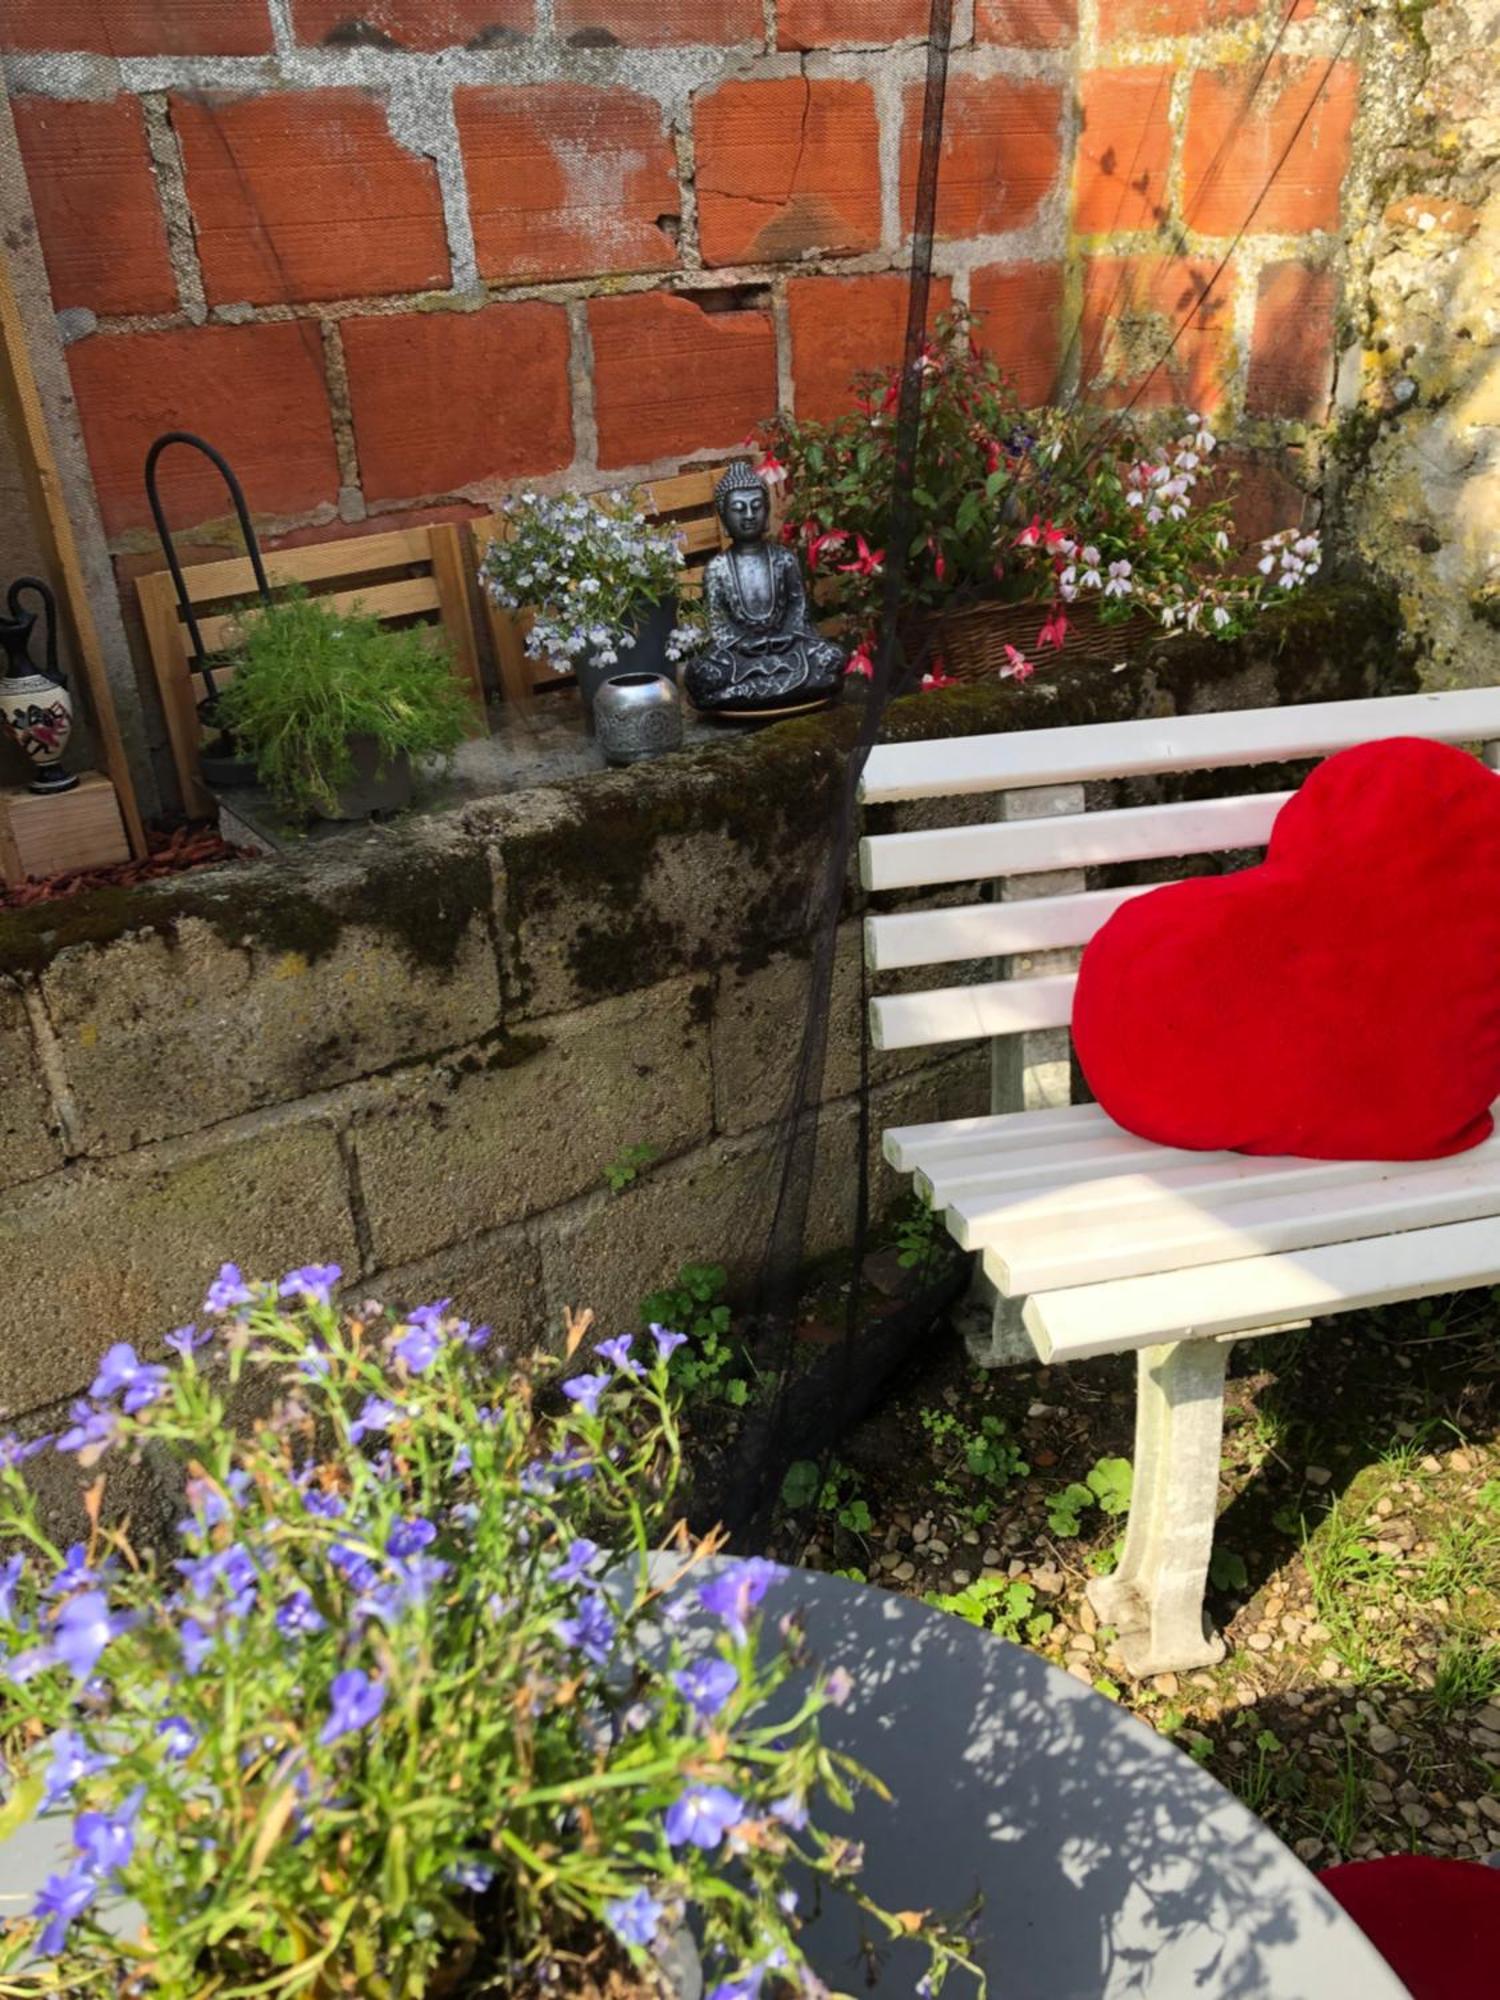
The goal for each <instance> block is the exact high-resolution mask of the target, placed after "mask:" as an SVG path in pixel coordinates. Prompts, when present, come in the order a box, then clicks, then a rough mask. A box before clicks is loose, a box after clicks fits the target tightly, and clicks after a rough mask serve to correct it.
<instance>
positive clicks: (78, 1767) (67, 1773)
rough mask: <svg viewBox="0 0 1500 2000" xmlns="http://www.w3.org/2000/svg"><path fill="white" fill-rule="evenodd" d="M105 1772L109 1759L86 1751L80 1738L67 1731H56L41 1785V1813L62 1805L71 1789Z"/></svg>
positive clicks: (94, 1752)
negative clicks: (50, 1756) (50, 1755)
mask: <svg viewBox="0 0 1500 2000" xmlns="http://www.w3.org/2000/svg"><path fill="white" fill-rule="evenodd" d="M108 1769H109V1759H108V1758H107V1757H101V1756H100V1755H99V1753H98V1752H97V1751H94V1750H90V1749H89V1747H88V1745H87V1744H86V1743H85V1742H84V1741H83V1739H82V1737H80V1736H75V1735H74V1734H73V1732H72V1730H71V1729H60V1730H58V1732H57V1734H56V1735H55V1736H54V1737H53V1739H52V1760H51V1762H50V1763H49V1764H48V1766H47V1775H46V1777H45V1779H44V1780H43V1781H42V1810H43V1811H44V1812H51V1811H52V1810H53V1808H54V1807H56V1806H59V1805H61V1804H62V1802H63V1800H64V1799H65V1798H67V1797H68V1796H69V1794H70V1793H71V1792H72V1790H73V1787H74V1786H75V1785H80V1784H82V1783H83V1781H84V1779H85V1778H93V1777H96V1776H97V1775H98V1774H99V1772H100V1771H107V1770H108Z"/></svg>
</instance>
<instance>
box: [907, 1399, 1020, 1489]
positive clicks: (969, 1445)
mask: <svg viewBox="0 0 1500 2000" xmlns="http://www.w3.org/2000/svg"><path fill="white" fill-rule="evenodd" d="M921 1420H922V1428H923V1430H925V1431H926V1433H927V1435H928V1437H929V1438H930V1439H931V1440H932V1444H933V1449H934V1451H935V1453H936V1454H937V1456H938V1459H939V1462H940V1463H941V1465H942V1466H943V1468H944V1470H945V1472H949V1473H952V1472H966V1473H968V1474H969V1476H970V1477H971V1478H973V1479H982V1480H983V1481H984V1482H985V1484H986V1485H988V1486H994V1487H997V1488H1001V1489H1003V1488H1004V1487H1006V1486H1008V1485H1009V1484H1010V1482H1011V1481H1012V1480H1013V1479H1024V1478H1026V1476H1027V1475H1028V1474H1029V1473H1030V1471H1031V1467H1030V1466H1029V1465H1028V1464H1027V1463H1026V1461H1025V1459H1023V1458H1022V1456H1021V1452H1020V1447H1019V1446H1018V1445H1016V1444H1014V1443H1012V1442H1011V1440H1010V1438H1009V1436H1008V1435H1007V1431H1006V1426H1005V1422H1004V1419H1003V1418H1000V1417H981V1419H980V1420H979V1423H978V1425H977V1427H976V1426H974V1425H972V1424H966V1423H964V1422H963V1421H962V1419H961V1418H959V1417H957V1416H955V1415H954V1413H953V1412H952V1411H951V1410H939V1409H934V1408H931V1407H929V1408H927V1409H925V1410H923V1411H922V1412H921ZM934 1490H940V1489H939V1488H938V1487H937V1486H935V1489H934Z"/></svg>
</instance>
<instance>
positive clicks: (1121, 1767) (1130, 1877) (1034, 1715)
mask: <svg viewBox="0 0 1500 2000" xmlns="http://www.w3.org/2000/svg"><path fill="white" fill-rule="evenodd" d="M798 1606H800V1607H802V1608H803V1610H804V1611H805V1613H806V1618H805V1623H806V1629H807V1632H808V1636H809V1638H810V1640H811V1642H812V1647H813V1650H814V1652H815V1653H816V1655H817V1656H818V1658H819V1660H820V1661H821V1662H822V1663H823V1664H824V1665H827V1666H835V1665H837V1666H843V1667H845V1668H847V1669H848V1671H849V1672H850V1673H851V1674H852V1675H853V1676H854V1678H855V1683H856V1692H855V1694H854V1696H853V1697H852V1699H851V1701H850V1703H849V1705H848V1706H847V1707H846V1708H843V1709H834V1710H830V1711H829V1713H828V1714H827V1716H826V1717H825V1719H824V1722H823V1725H822V1727H823V1735H824V1738H825V1740H826V1741H827V1742H829V1743H830V1744H832V1745H833V1746H834V1747H836V1748H837V1749H840V1750H843V1751H845V1752H846V1753H847V1754H848V1755H850V1756H852V1757H854V1758H856V1759H857V1760H858V1761H859V1762H860V1763H862V1764H863V1765H865V1767H866V1768H867V1769H869V1770H871V1771H873V1772H874V1773H875V1774H876V1775H877V1776H878V1777H879V1778H880V1779H881V1780H882V1781H883V1783H884V1784H885V1785H886V1786H887V1788H888V1789H889V1791H890V1792H891V1794H892V1797H891V1801H890V1803H885V1802H883V1801H881V1800H879V1799H878V1798H876V1797H874V1796H873V1795H872V1794H870V1793H864V1794H862V1795H861V1797H860V1800H859V1804H858V1806H857V1809H856V1814H855V1825H854V1828H853V1832H854V1835H855V1837H856V1838H858V1839H860V1840H862V1841H863V1842H864V1844H865V1868H864V1874H863V1877H862V1880H863V1883H864V1886H865V1888H866V1889H867V1890H868V1891H869V1893H870V1894H871V1895H872V1896H873V1897H874V1898H875V1899H876V1900H877V1901H879V1902H880V1903H882V1904H883V1905H884V1906H885V1907H886V1908H887V1909H892V1910H908V1909H922V1908H932V1909H935V1910H938V1911H941V1912H944V1913H948V1912H953V1911H957V1910H961V1909H962V1908H963V1907H964V1906H966V1905H967V1904H968V1903H969V1901H970V1899H971V1898H973V1897H974V1896H975V1894H976V1893H978V1894H979V1895H980V1896H981V1897H982V1907H981V1912H980V1917H979V1925H978V1945H979V1957H980V1961H981V1963H982V1964H983V1966H984V1968H985V1970H986V1972H987V1973H988V1975H989V1982H990V1993H991V1995H992V2000H1124V1996H1126V1995H1130V1996H1137V1995H1149V1996H1151V2000H1409V1997H1408V1996H1407V1990H1406V1988H1405V1987H1404V1986H1403V1985H1402V1984H1401V1982H1400V1981H1399V1980H1398V1979H1397V1978H1396V1976H1395V1974H1394V1973H1393V1972H1392V1971H1391V1970H1390V1968H1389V1966H1387V1965H1386V1963H1385V1961H1384V1960H1383V1959H1382V1958H1381V1957H1380V1956H1379V1955H1378V1954H1377V1953H1376V1951H1375V1950H1374V1947H1373V1946H1372V1945H1371V1944H1370V1943H1369V1942H1368V1940H1367V1939H1366V1938H1365V1936H1364V1934H1363V1933H1362V1932H1361V1931H1359V1930H1358V1929H1356V1927H1355V1926H1354V1925H1353V1924H1352V1923H1351V1922H1350V1921H1349V1919H1348V1918H1347V1917H1346V1916H1345V1915H1344V1913H1343V1911H1342V1910H1341V1909H1340V1908H1339V1907H1338V1905H1337V1904H1336V1903H1335V1902H1334V1901H1333V1899H1332V1898H1331V1897H1330V1896H1328V1895H1327V1894H1326V1893H1325V1891H1324V1890H1323V1889H1322V1888H1320V1887H1319V1885H1318V1883H1317V1881H1316V1880H1315V1879H1314V1877H1313V1876H1312V1875H1311V1874H1310V1873H1309V1872H1308V1871H1307V1869H1306V1868H1304V1867H1303V1865H1302V1863H1301V1862H1300V1861H1298V1859H1297V1858H1296V1856H1295V1855H1294V1854H1292V1853H1291V1851H1290V1850H1289V1849H1288V1848H1287V1847H1285V1846H1283V1844H1282V1843H1281V1841H1279V1840H1278V1839H1277V1838H1276V1837H1275V1835H1274V1834H1273V1833H1271V1832H1270V1830H1269V1829H1268V1828H1267V1827H1265V1826H1264V1825H1262V1823H1261V1822H1260V1821H1259V1820H1258V1819H1256V1818H1255V1816H1254V1814H1253V1813H1251V1812H1249V1811H1247V1810H1246V1808H1245V1807H1244V1806H1242V1805H1241V1804H1240V1803H1239V1801H1238V1800H1237V1799H1235V1798H1233V1797H1231V1795H1230V1794H1229V1793H1228V1792H1226V1791H1225V1790H1224V1788H1223V1787H1222V1786H1221V1785H1219V1784H1218V1783H1217V1782H1216V1781H1215V1780H1214V1779H1213V1778H1211V1777H1209V1776H1208V1774H1207V1773H1206V1772H1205V1771H1203V1770H1201V1769H1200V1768H1199V1766H1198V1765H1197V1764H1195V1763H1194V1762H1193V1760H1192V1759H1191V1758H1190V1757H1188V1756H1186V1755H1185V1754H1184V1753H1183V1752H1182V1751H1180V1750H1178V1749H1177V1748H1175V1746H1174V1745H1172V1744H1171V1743H1169V1742H1167V1741H1166V1740H1165V1739H1164V1738H1163V1737H1161V1736H1159V1735H1157V1733H1156V1732H1155V1731H1154V1730H1152V1729H1149V1728H1148V1727H1147V1726H1146V1725H1145V1724H1144V1723H1141V1722H1138V1721H1137V1720H1136V1719H1135V1718H1134V1717H1133V1716H1131V1715H1129V1714H1127V1713H1126V1712H1125V1711H1124V1710H1123V1709H1121V1708H1119V1707H1117V1706H1116V1705H1115V1703H1113V1702H1111V1701H1106V1700H1105V1699H1104V1697H1103V1696H1102V1695H1097V1694H1095V1693H1094V1692H1093V1691H1092V1689H1089V1688H1086V1687H1083V1686H1082V1685H1080V1683H1079V1682H1078V1681H1076V1680H1074V1679H1073V1678H1072V1676H1071V1675H1069V1674H1065V1673H1062V1672H1060V1671H1059V1670H1058V1669H1057V1668H1055V1667H1051V1666H1049V1665H1047V1663H1046V1662H1045V1661H1044V1660H1040V1659H1038V1658H1037V1657H1036V1655H1035V1654H1032V1653H1028V1652H1026V1651H1025V1650H1024V1649H1023V1648H1021V1647H1019V1646H1012V1645H1009V1644H1007V1643H1006V1642H1005V1641H1004V1640H1000V1639H996V1638H994V1637H993V1636H992V1635H990V1634H988V1633H985V1632H980V1631H978V1630H976V1629H975V1628H974V1627H973V1626H971V1625H967V1624H965V1623H964V1622H963V1621H962V1620H961V1619H958V1618H954V1617H952V1616H950V1615H949V1614H948V1613H946V1612H941V1611H934V1610H932V1609H931V1608H930V1607H928V1606H925V1605H922V1604H917V1603H914V1602H913V1601H912V1600H911V1599H910V1598H905V1597H898V1596H895V1595H892V1594H891V1593H889V1592H886V1591H882V1590H876V1589H873V1588H870V1587H868V1586H865V1585H860V1584H851V1583H848V1582H846V1581H844V1580H843V1579H841V1578H838V1577H830V1576H823V1575H819V1574H816V1573H814V1572H811V1571H806V1570H793V1571H789V1572H787V1573H786V1575H785V1576H784V1577H783V1578H782V1579H781V1581H780V1582H778V1583H777V1584H775V1585H773V1587H772V1589H771V1591H770V1592H769V1593H768V1595H767V1598H766V1609H767V1610H768V1611H769V1612H770V1613H771V1614H772V1619H773V1621H774V1619H775V1618H777V1617H779V1616H781V1615H783V1614H784V1613H786V1612H788V1611H791V1610H793V1609H795V1608H796V1607H798ZM822 1823H823V1824H825V1825H828V1824H831V1822H829V1821H827V1820H826V1819H825V1820H823V1821H822ZM840 1830H842V1828H841V1829H840ZM864 1921H865V1920H863V1919H861V1918H860V1917H859V1914H858V1912H857V1911H854V1910H852V1908H851V1907H850V1906H848V1905H847V1904H845V1903H844V1902H843V1901H842V1899H839V1898H836V1897H835V1898H832V1899H827V1900H825V1907H824V1911H823V1913H822V1914H821V1915H820V1916H819V1918H818V1919H817V1921H816V1922H815V1923H814V1924H813V1925H811V1926H810V1927H809V1929H808V1931H807V1932H806V1934H805V1938H804V1942H805V1944H806V1946H807V1949H808V1954H809V1957H810V1958H811V1960H812V1962H813V1964H814V1965H815V1966H816V1968H817V1970H818V1971H819V1972H820V1973H821V1974H822V1976H823V1978H824V1979H826V1980H827V1981H828V1982H829V1983H830V1984H831V1985H833V1986H834V1987H835V1988H836V1989H837V1988H841V1989H843V1990H844V1991H848V1992H858V1991H860V1990H861V1989H862V1987H863V1986H864V1984H865V1981H864V1980H863V1978H862V1977H861V1974H860V1964H859V1943H860V1936H861V1931H860V1928H859V1926H860V1924H861V1923H862V1922H864ZM920 1970H921V1958H920V1954H919V1953H918V1952H917V1951H916V1950H915V1948H914V1947H912V1946H910V1945H908V1944H902V1945H900V1946H897V1947H895V1948H894V1949H893V1950H892V1951H891V1953H890V1955H889V1957H888V1959H887V1960H886V1962H885V1967H884V1971H883V1973H882V1976H881V1978H880V1980H879V1983H878V1986H877V1987H876V1989H875V1990H876V1991H877V1993H891V1994H897V1993H899V1994H909V1993H911V1991H912V1989H913V1986H914V1984H915V1980H916V1978H917V1977H918V1976H919V1975H920ZM969 1990H972V1989H971V1988H970V1986H969V1982H968V1981H967V1980H966V1979H964V1978H963V1977H961V1976H960V1975H958V1974H954V1975H953V1976H952V1978H951V1980H950V1983H949V1986H948V1987H947V1989H946V1990H945V2000H949V1996H952V2000H962V1995H963V1994H964V1993H965V1992H966V1991H969Z"/></svg>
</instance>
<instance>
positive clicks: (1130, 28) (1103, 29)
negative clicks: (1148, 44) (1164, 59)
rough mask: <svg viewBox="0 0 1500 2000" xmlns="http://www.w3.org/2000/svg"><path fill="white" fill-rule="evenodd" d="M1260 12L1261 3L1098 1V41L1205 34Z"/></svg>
mask: <svg viewBox="0 0 1500 2000" xmlns="http://www.w3.org/2000/svg"><path fill="white" fill-rule="evenodd" d="M1259 12H1260V0H1099V39H1100V41H1101V42H1118V41H1127V40H1129V39H1131V38H1133V37H1135V36H1137V35H1198V34H1204V33H1206V32H1207V31H1209V30H1210V29H1213V28H1223V27H1227V26H1228V25H1229V24H1230V23H1231V22H1233V21H1243V20H1244V19H1246V18H1247V16H1249V15H1251V14H1257V13H1259ZM1282 12H1283V13H1284V12H1285V9H1284V8H1283V9H1282ZM1278 18H1279V17H1278Z"/></svg>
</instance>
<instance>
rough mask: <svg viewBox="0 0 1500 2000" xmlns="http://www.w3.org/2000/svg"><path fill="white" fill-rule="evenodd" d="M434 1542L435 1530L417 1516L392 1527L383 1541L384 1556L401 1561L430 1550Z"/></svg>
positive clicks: (398, 1522) (430, 1524)
mask: <svg viewBox="0 0 1500 2000" xmlns="http://www.w3.org/2000/svg"><path fill="white" fill-rule="evenodd" d="M436 1540H437V1529H436V1528H435V1527H434V1526H433V1525H432V1523H431V1521H428V1520H424V1519H423V1518H422V1516H421V1515H420V1514H419V1515H418V1516H417V1518H416V1519H415V1520H413V1521H397V1522H395V1523H394V1524H393V1525H392V1528H391V1532H390V1533H389V1534H388V1535H387V1536H386V1539H385V1549H386V1554H387V1555H391V1556H395V1557H396V1558H397V1560H398V1561H402V1560H404V1559H405V1558H406V1557H407V1556H414V1555H419V1554H420V1553H421V1551H422V1550H423V1549H428V1548H431V1547H432V1544H433V1543H434V1542H435V1541H436Z"/></svg>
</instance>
